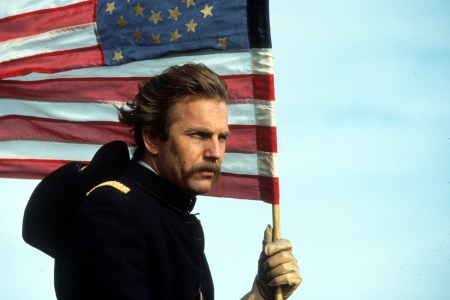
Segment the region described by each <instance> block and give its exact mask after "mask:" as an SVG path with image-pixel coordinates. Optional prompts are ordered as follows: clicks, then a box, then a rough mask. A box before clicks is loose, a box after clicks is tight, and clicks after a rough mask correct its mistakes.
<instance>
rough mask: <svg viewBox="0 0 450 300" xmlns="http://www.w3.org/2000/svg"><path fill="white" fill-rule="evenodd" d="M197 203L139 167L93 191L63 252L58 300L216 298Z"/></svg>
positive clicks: (74, 222) (57, 274)
mask: <svg viewBox="0 0 450 300" xmlns="http://www.w3.org/2000/svg"><path fill="white" fill-rule="evenodd" d="M195 201H196V199H195V197H192V196H189V195H186V194H185V193H183V192H182V191H180V190H179V189H178V188H176V187H175V186H173V185H172V184H170V183H169V182H167V181H165V180H164V179H162V178H161V177H159V176H158V175H156V174H154V173H153V172H151V171H150V170H148V169H147V168H145V167H143V166H141V165H139V164H138V163H135V162H131V163H130V165H129V167H128V169H127V170H126V171H125V173H124V175H123V176H122V177H121V178H119V179H118V180H116V181H114V182H108V183H104V184H102V185H100V186H99V187H97V188H95V189H93V190H92V191H90V192H89V195H88V196H87V198H86V199H85V201H83V203H82V204H81V206H80V207H79V208H78V209H77V211H76V213H75V215H74V217H73V220H72V221H71V224H70V227H69V229H68V233H67V235H66V238H65V239H64V240H63V242H62V244H61V247H60V248H59V250H58V252H57V253H56V255H55V290H56V294H57V297H58V299H95V300H98V299H109V300H111V299H134V300H137V299H183V300H184V299H201V297H203V299H207V300H209V299H213V298H214V287H213V282H212V278H211V274H210V270H209V267H208V263H207V260H206V257H205V254H204V246H205V241H204V234H203V229H202V226H201V224H200V221H199V220H198V219H197V217H196V216H195V215H193V214H191V210H192V209H193V207H194V205H195Z"/></svg>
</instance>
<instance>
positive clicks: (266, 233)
mask: <svg viewBox="0 0 450 300" xmlns="http://www.w3.org/2000/svg"><path fill="white" fill-rule="evenodd" d="M271 242H272V226H270V224H269V225H267V228H266V230H264V240H263V251H264V249H265V247H266V245H268V244H270V243H271Z"/></svg>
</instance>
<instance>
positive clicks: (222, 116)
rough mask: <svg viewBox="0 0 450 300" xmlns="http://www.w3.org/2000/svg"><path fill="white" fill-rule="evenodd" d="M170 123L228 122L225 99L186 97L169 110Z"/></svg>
mask: <svg viewBox="0 0 450 300" xmlns="http://www.w3.org/2000/svg"><path fill="white" fill-rule="evenodd" d="M169 120H170V121H169V123H170V124H173V123H175V122H184V123H205V122H206V123H223V122H225V123H228V110H227V105H226V103H225V101H223V100H217V99H214V98H195V99H191V98H185V99H182V100H180V101H179V102H177V103H176V104H175V105H174V106H172V107H171V109H170V110H169Z"/></svg>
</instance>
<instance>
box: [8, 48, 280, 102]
mask: <svg viewBox="0 0 450 300" xmlns="http://www.w3.org/2000/svg"><path fill="white" fill-rule="evenodd" d="M92 52H93V53H92V54H91V55H100V52H99V49H98V48H97V47H96V48H95V49H92ZM74 54H75V53H74ZM45 59H48V57H47V58H45ZM76 59H85V57H84V56H80V57H78V58H73V57H72V58H71V60H76ZM98 59H100V57H93V60H94V62H95V61H96V60H98ZM1 65H2V64H1V63H0V66H1ZM35 67H36V68H37V67H39V68H47V67H48V65H46V64H44V65H38V66H35ZM2 72H3V70H1V69H0V73H2ZM25 72H27V71H25ZM222 78H223V79H224V80H225V82H226V83H227V85H228V89H229V98H230V101H239V100H246V99H261V100H270V101H273V100H275V97H274V94H273V90H272V91H271V90H270V89H268V91H267V92H264V91H261V90H255V89H254V85H253V83H255V82H257V83H258V84H259V85H263V84H269V85H270V84H271V85H272V86H273V76H272V75H262V74H243V75H226V76H222ZM144 80H146V78H117V77H113V78H61V79H52V80H39V81H16V80H8V81H0V98H11V99H12V98H14V99H36V100H39V99H42V100H45V101H74V100H76V101H80V100H89V101H102V100H109V101H127V100H128V99H131V98H133V97H134V95H136V93H137V86H138V84H139V82H141V81H144Z"/></svg>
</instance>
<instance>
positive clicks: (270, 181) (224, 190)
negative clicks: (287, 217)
mask: <svg viewBox="0 0 450 300" xmlns="http://www.w3.org/2000/svg"><path fill="white" fill-rule="evenodd" d="M279 193H280V192H279V180H278V177H264V176H252V175H237V174H230V173H222V175H221V176H220V179H219V181H218V182H217V183H216V184H215V185H214V187H213V189H212V190H211V191H210V192H209V193H208V194H206V196H213V197H229V198H238V199H248V200H262V201H264V202H267V203H272V204H279V199H280V196H279Z"/></svg>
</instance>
